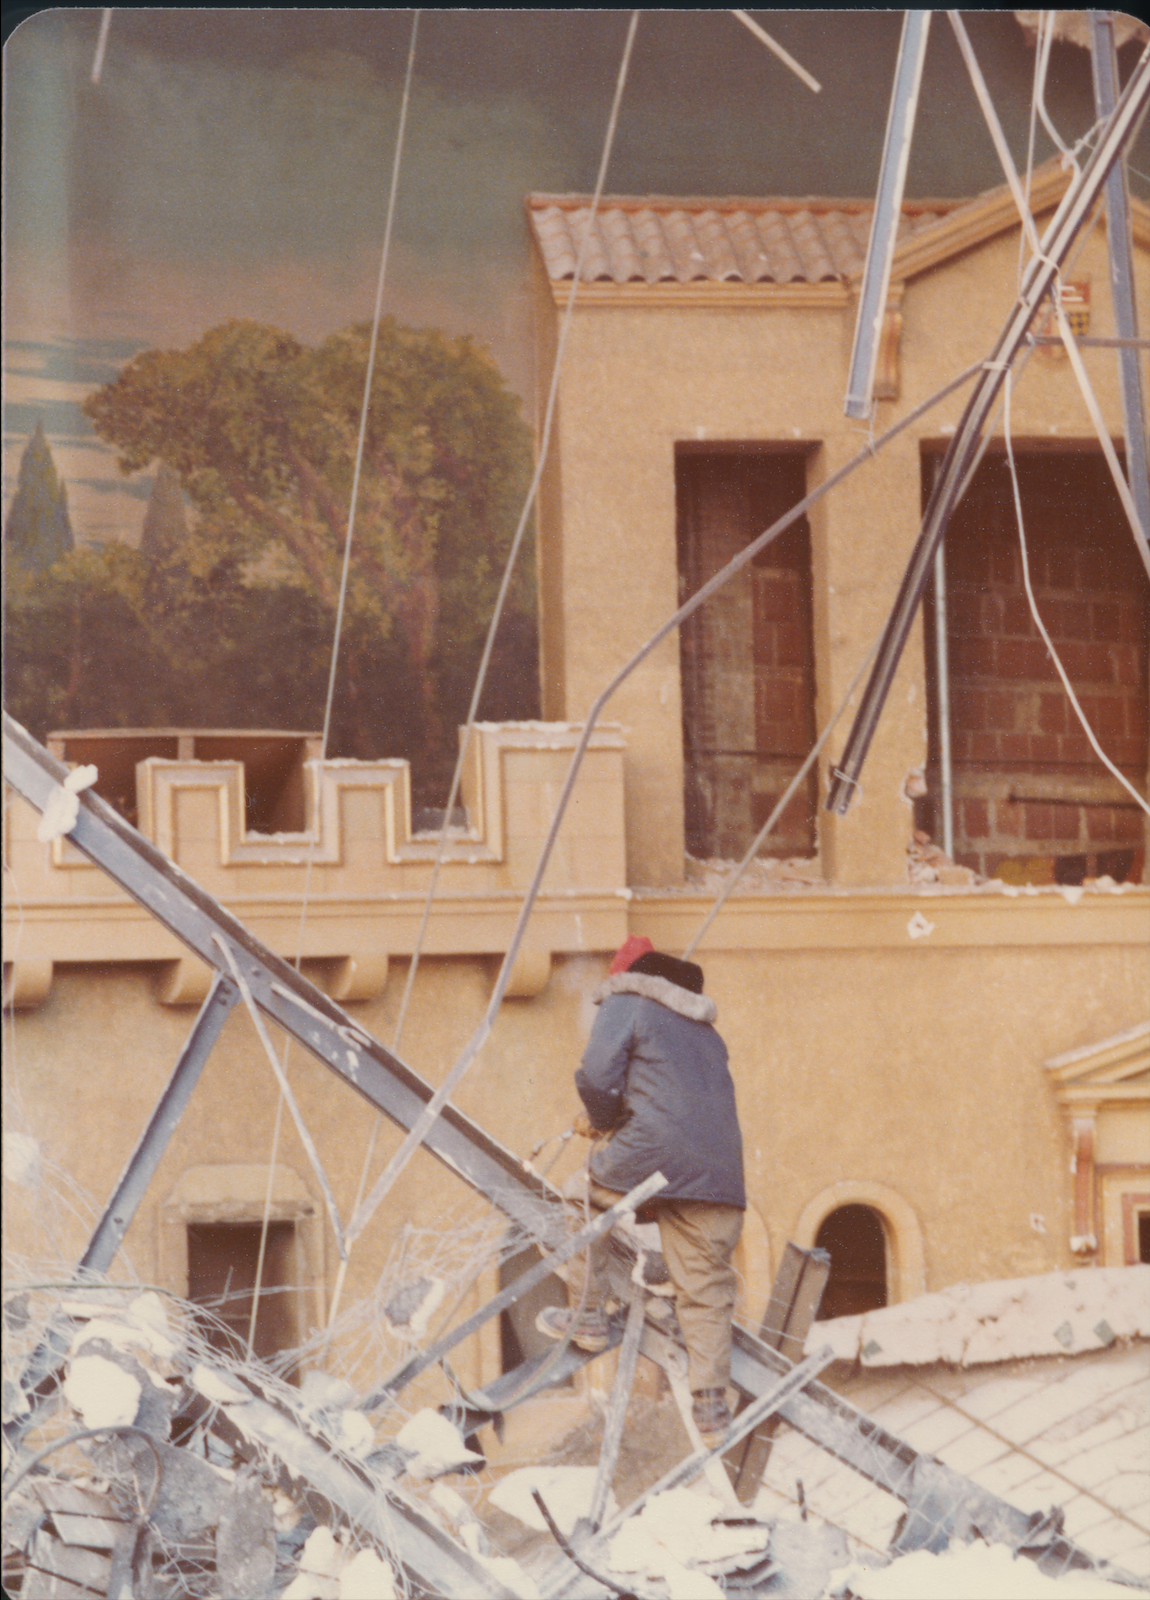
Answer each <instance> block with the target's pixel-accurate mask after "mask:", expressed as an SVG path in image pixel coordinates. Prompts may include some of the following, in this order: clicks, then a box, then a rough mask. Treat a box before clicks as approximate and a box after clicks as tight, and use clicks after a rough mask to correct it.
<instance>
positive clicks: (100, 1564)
mask: <svg viewBox="0 0 1150 1600" xmlns="http://www.w3.org/2000/svg"><path fill="white" fill-rule="evenodd" d="M28 1559H29V1561H30V1563H31V1564H32V1565H33V1566H35V1567H39V1568H40V1570H41V1571H42V1572H49V1573H53V1574H55V1575H56V1576H58V1577H61V1578H66V1579H68V1581H69V1582H71V1583H75V1584H77V1585H80V1586H84V1587H86V1588H88V1589H89V1590H91V1591H92V1592H94V1593H96V1594H101V1595H102V1594H105V1593H106V1592H107V1587H108V1575H109V1573H110V1572H111V1570H112V1563H111V1561H110V1560H109V1559H108V1557H107V1556H102V1555H97V1553H96V1552H95V1551H94V1550H76V1549H73V1548H72V1547H71V1546H70V1545H66V1544H61V1543H60V1541H59V1539H54V1538H53V1537H52V1535H51V1534H50V1533H46V1532H45V1531H44V1529H43V1528H41V1529H40V1530H39V1531H38V1533H37V1534H36V1537H35V1539H34V1540H33V1541H32V1549H31V1551H30V1552H29V1556H28ZM25 1589H26V1590H27V1592H28V1594H29V1595H31V1594H33V1593H34V1592H35V1591H33V1590H31V1589H28V1586H27V1584H25Z"/></svg>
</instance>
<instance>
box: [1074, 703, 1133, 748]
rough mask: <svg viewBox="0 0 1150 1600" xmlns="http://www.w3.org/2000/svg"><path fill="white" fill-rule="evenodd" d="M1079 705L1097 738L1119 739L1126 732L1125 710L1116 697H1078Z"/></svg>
mask: <svg viewBox="0 0 1150 1600" xmlns="http://www.w3.org/2000/svg"><path fill="white" fill-rule="evenodd" d="M1079 704H1080V705H1081V707H1082V711H1083V715H1084V716H1085V717H1086V720H1087V722H1088V723H1089V724H1090V726H1091V727H1092V728H1093V729H1094V733H1095V736H1096V737H1097V738H1099V739H1101V738H1103V737H1107V738H1111V737H1114V738H1120V737H1121V736H1122V734H1124V733H1125V732H1126V714H1125V713H1126V708H1125V707H1124V705H1123V704H1122V700H1121V698H1120V697H1119V696H1118V695H1116V694H1099V695H1080V696H1079Z"/></svg>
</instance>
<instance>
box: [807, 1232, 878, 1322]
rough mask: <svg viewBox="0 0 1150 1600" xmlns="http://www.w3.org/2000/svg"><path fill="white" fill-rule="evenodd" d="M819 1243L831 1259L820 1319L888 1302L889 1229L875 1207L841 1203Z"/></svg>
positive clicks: (821, 1235)
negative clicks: (887, 1248) (887, 1231)
mask: <svg viewBox="0 0 1150 1600" xmlns="http://www.w3.org/2000/svg"><path fill="white" fill-rule="evenodd" d="M815 1245H816V1247H817V1248H818V1249H820V1250H826V1251H828V1252H829V1254H830V1258H831V1270H830V1276H829V1277H828V1279H827V1286H826V1288H825V1290H824V1291H823V1299H822V1305H821V1307H820V1308H819V1320H820V1321H824V1322H825V1321H829V1320H830V1319H831V1318H832V1317H854V1316H858V1315H859V1314H860V1313H862V1312H864V1311H877V1310H878V1309H879V1307H880V1306H885V1305H886V1303H887V1287H886V1284H887V1274H886V1265H887V1263H886V1232H885V1229H884V1228H883V1223H882V1218H881V1217H880V1216H879V1214H878V1212H877V1211H875V1210H874V1209H873V1208H872V1207H871V1206H839V1207H838V1209H837V1210H835V1211H832V1212H831V1214H830V1216H828V1217H826V1218H824V1220H823V1223H822V1225H821V1227H820V1228H819V1231H818V1234H817V1235H816V1237H815Z"/></svg>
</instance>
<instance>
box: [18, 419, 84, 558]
mask: <svg viewBox="0 0 1150 1600" xmlns="http://www.w3.org/2000/svg"><path fill="white" fill-rule="evenodd" d="M75 543H76V541H75V538H74V536H73V533H72V524H71V521H70V520H69V517H68V494H67V491H66V489H65V488H64V485H63V483H61V481H60V478H59V476H58V474H57V472H56V463H55V462H54V461H53V460H52V451H51V448H50V446H49V444H48V441H47V439H46V438H45V436H44V424H43V423H42V422H41V421H40V420H39V419H37V422H36V426H35V428H34V429H33V430H32V434H31V437H30V438H29V440H28V443H27V444H26V445H25V446H24V454H23V455H22V456H21V458H20V473H19V478H18V480H17V485H16V493H15V495H14V496H13V499H12V504H11V506H10V507H9V510H8V520H7V522H6V523H5V525H4V545H5V554H6V556H7V557H8V559H9V561H13V562H16V563H17V564H18V565H19V566H21V567H24V568H26V569H27V570H28V571H31V572H43V571H45V570H46V569H47V568H48V567H50V566H52V564H53V563H54V562H56V561H59V560H60V559H61V558H62V557H64V556H66V555H67V554H68V552H69V551H70V550H72V549H73V548H74V546H75Z"/></svg>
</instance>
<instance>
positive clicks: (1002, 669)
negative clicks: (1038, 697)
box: [995, 639, 1100, 678]
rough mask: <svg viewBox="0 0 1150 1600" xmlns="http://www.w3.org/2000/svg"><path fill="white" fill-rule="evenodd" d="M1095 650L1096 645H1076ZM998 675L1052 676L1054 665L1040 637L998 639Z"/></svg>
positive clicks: (1017, 676) (1077, 647)
mask: <svg viewBox="0 0 1150 1600" xmlns="http://www.w3.org/2000/svg"><path fill="white" fill-rule="evenodd" d="M1074 648H1076V649H1079V650H1096V649H1099V648H1100V646H1098V645H1077V646H1075V647H1074ZM995 650H996V659H997V664H998V675H999V677H1002V678H1052V677H1054V676H1055V671H1054V665H1053V663H1052V662H1051V660H1050V657H1049V655H1048V654H1047V651H1046V646H1045V645H1044V644H1043V643H1042V641H1041V639H999V640H998V641H997V644H996V646H995Z"/></svg>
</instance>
